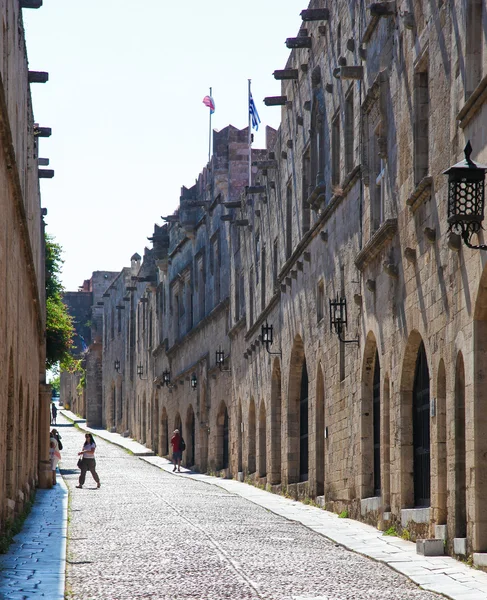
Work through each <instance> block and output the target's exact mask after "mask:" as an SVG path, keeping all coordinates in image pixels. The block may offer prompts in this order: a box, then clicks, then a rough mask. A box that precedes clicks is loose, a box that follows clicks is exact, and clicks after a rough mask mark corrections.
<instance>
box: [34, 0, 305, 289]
mask: <svg viewBox="0 0 487 600" xmlns="http://www.w3.org/2000/svg"><path fill="white" fill-rule="evenodd" d="M307 5H308V2H307V0H304V1H303V0H302V1H298V0H245V1H244V0H240V1H232V0H213V1H212V2H202V1H201V0H198V1H197V0H184V1H183V0H44V6H43V7H42V8H40V9H38V10H27V9H24V11H23V12H24V23H25V28H26V37H27V51H28V56H29V68H30V69H31V70H34V71H48V72H49V82H48V83H47V84H32V94H33V102H34V116H35V120H36V121H37V122H38V123H39V124H40V125H41V126H43V127H52V132H53V133H52V137H51V138H48V139H41V140H40V156H41V157H45V158H49V159H50V161H51V164H50V167H49V168H53V169H54V170H55V177H54V179H51V180H41V193H42V205H43V206H44V207H46V208H47V209H48V215H47V217H46V222H47V231H48V233H50V234H52V235H54V237H55V238H56V241H57V242H59V243H60V244H61V246H62V247H63V249H64V260H65V264H64V272H63V282H64V285H65V287H66V289H67V290H76V289H77V288H78V286H79V285H81V283H82V282H83V280H84V279H87V278H89V277H90V276H91V273H92V272H93V271H97V270H110V271H119V270H121V269H122V268H123V267H124V266H127V265H129V264H130V257H131V256H132V254H133V253H134V252H139V254H142V253H143V249H144V246H148V245H149V246H150V242H148V241H147V237H148V236H150V235H151V234H152V232H153V225H154V223H155V222H157V223H159V224H161V223H162V220H161V218H160V216H161V215H167V214H171V213H172V212H173V211H174V210H175V208H177V206H178V203H179V195H180V188H181V186H182V185H186V186H188V187H189V186H192V185H193V184H194V181H195V179H196V178H197V176H198V174H199V173H200V171H201V170H202V169H203V167H204V166H205V165H206V163H207V160H208V118H209V112H208V111H209V109H208V108H206V107H205V106H204V105H203V104H202V99H203V97H204V96H205V95H206V94H208V92H209V88H210V87H212V88H213V98H214V100H215V103H216V112H215V114H214V115H213V120H212V126H213V128H214V129H223V128H224V127H225V126H226V125H228V124H229V123H231V124H232V125H234V126H235V127H239V128H243V127H246V126H247V122H248V113H247V79H248V78H251V79H252V93H253V97H254V100H255V103H256V106H257V110H258V111H259V115H260V118H261V121H262V125H261V127H260V128H259V133H258V134H257V135H256V138H255V143H254V147H255V148H259V147H264V136H263V132H264V129H265V125H271V126H273V127H277V126H278V125H279V120H280V108H279V107H269V108H267V107H266V106H265V105H264V104H263V102H262V100H263V98H264V97H265V96H273V95H279V94H280V83H279V82H278V81H275V80H274V78H273V76H272V72H273V71H274V70H275V69H282V68H284V67H285V64H286V60H287V58H288V56H289V50H288V49H287V48H286V46H285V39H286V38H287V37H294V36H295V35H296V34H297V32H298V30H299V27H300V24H301V19H300V16H299V13H300V12H301V10H303V9H305V8H307ZM135 7H137V8H135Z"/></svg>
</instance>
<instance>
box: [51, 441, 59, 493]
mask: <svg viewBox="0 0 487 600" xmlns="http://www.w3.org/2000/svg"><path fill="white" fill-rule="evenodd" d="M49 458H50V460H51V471H52V485H56V469H57V465H58V462H59V461H60V460H61V453H60V452H59V445H58V441H57V438H56V436H55V435H54V434H53V433H52V432H51V436H50V438H49Z"/></svg>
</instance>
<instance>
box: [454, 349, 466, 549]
mask: <svg viewBox="0 0 487 600" xmlns="http://www.w3.org/2000/svg"><path fill="white" fill-rule="evenodd" d="M454 444H455V486H454V494H455V537H456V538H466V537H467V470H466V439H465V366H464V362H463V355H462V353H461V352H459V353H458V355H457V364H456V369H455V435H454Z"/></svg>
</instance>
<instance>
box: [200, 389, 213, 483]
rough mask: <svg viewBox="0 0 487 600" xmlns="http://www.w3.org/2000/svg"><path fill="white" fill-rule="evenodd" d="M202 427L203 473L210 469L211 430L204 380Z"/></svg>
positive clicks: (201, 407)
mask: <svg viewBox="0 0 487 600" xmlns="http://www.w3.org/2000/svg"><path fill="white" fill-rule="evenodd" d="M200 394H201V397H200V429H199V437H200V439H199V443H198V457H199V467H200V471H201V472H202V473H205V472H206V471H207V470H208V438H209V431H210V417H209V414H208V403H207V397H206V394H207V392H206V381H203V382H202V384H201V388H200Z"/></svg>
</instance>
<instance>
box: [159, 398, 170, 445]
mask: <svg viewBox="0 0 487 600" xmlns="http://www.w3.org/2000/svg"><path fill="white" fill-rule="evenodd" d="M159 454H160V455H161V456H168V455H169V420H168V418H167V410H166V407H165V406H163V407H162V411H161V431H160V446H159Z"/></svg>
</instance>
